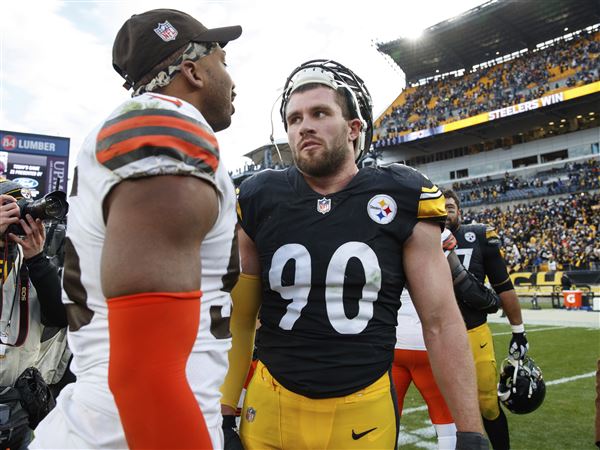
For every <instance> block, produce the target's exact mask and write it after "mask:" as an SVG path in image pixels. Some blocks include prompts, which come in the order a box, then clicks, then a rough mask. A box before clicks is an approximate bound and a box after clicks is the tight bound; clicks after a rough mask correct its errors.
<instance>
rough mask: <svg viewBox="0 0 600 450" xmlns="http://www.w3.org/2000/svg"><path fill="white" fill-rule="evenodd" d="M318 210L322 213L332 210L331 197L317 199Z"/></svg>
mask: <svg viewBox="0 0 600 450" xmlns="http://www.w3.org/2000/svg"><path fill="white" fill-rule="evenodd" d="M317 211H318V212H320V213H321V214H327V213H328V212H329V211H331V199H330V198H325V197H323V198H320V199H319V200H317Z"/></svg>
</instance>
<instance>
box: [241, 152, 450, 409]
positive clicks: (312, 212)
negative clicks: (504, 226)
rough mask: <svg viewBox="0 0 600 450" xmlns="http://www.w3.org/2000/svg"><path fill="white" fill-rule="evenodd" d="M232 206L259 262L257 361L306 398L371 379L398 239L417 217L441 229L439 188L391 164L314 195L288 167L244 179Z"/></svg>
mask: <svg viewBox="0 0 600 450" xmlns="http://www.w3.org/2000/svg"><path fill="white" fill-rule="evenodd" d="M238 203H239V204H238V206H239V209H238V212H239V214H240V222H241V226H242V227H243V229H244V231H245V232H246V233H247V234H248V236H250V238H251V239H252V240H253V241H254V243H255V244H256V247H257V250H258V254H259V258H260V263H261V271H262V272H261V280H262V285H263V300H262V306H261V310H260V320H261V327H260V329H259V330H258V334H257V347H258V358H259V359H260V360H261V361H262V362H263V363H264V364H265V365H266V366H267V368H268V369H269V371H270V372H271V373H272V374H273V376H274V377H275V378H276V379H277V380H278V381H279V382H281V383H282V384H283V385H284V386H285V387H286V388H287V389H289V390H291V391H293V392H296V393H298V394H301V395H304V396H307V397H311V398H328V397H338V396H343V395H347V394H350V393H353V392H356V391H357V390H359V389H362V388H364V387H366V386H368V385H370V384H372V383H373V382H374V381H375V380H377V379H378V378H379V377H381V376H382V375H383V373H385V371H387V370H388V369H389V368H390V365H391V362H392V359H393V351H394V344H395V342H396V332H395V326H396V323H397V322H396V320H397V312H398V308H399V307H400V294H401V292H402V289H403V287H404V284H405V275H404V271H403V267H402V246H403V244H404V242H405V241H406V239H407V238H408V237H409V236H410V235H411V233H412V229H413V227H414V226H415V224H416V223H417V222H418V221H419V220H432V221H435V222H437V223H439V224H440V226H441V227H443V224H444V220H445V217H446V212H445V207H444V197H443V195H442V194H441V192H440V191H439V189H438V188H437V187H436V186H434V185H432V183H431V182H430V181H429V180H428V179H427V178H426V177H424V176H423V175H422V174H420V173H419V172H417V171H416V170H414V169H411V168H409V167H407V166H402V165H398V164H396V165H393V166H390V167H385V168H373V167H367V168H364V169H361V170H360V171H359V172H358V174H357V175H356V176H355V177H354V178H353V179H352V181H351V182H350V183H349V184H348V185H347V186H346V187H345V188H344V189H343V190H341V191H339V192H337V193H334V194H331V195H321V194H318V193H316V192H314V191H313V190H312V189H311V188H310V187H309V186H308V185H307V183H306V181H305V180H304V178H303V177H302V175H301V174H300V173H299V172H298V170H297V169H296V168H289V169H286V170H281V171H275V170H267V171H264V172H261V173H258V174H257V175H255V176H253V177H252V178H249V179H248V180H246V181H245V182H244V183H242V185H241V186H240V192H239V197H238Z"/></svg>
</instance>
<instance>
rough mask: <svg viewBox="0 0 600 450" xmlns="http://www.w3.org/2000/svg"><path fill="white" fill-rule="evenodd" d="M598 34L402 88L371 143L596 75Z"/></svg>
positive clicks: (599, 76)
mask: <svg viewBox="0 0 600 450" xmlns="http://www.w3.org/2000/svg"><path fill="white" fill-rule="evenodd" d="M599 56H600V32H595V33H593V34H587V33H585V32H584V33H581V34H580V35H579V36H578V37H576V38H574V39H572V40H568V41H566V40H562V41H558V42H555V43H554V44H553V45H550V46H548V47H545V48H543V49H538V50H536V51H532V52H526V53H523V54H521V55H520V56H518V57H517V58H515V59H511V60H508V61H506V62H504V63H501V64H496V65H493V66H491V67H489V66H488V67H479V68H477V69H475V70H474V71H471V72H469V73H466V74H464V75H462V76H459V77H455V76H447V77H445V78H439V79H435V78H434V79H432V80H429V81H428V82H427V83H425V84H422V85H418V86H411V87H409V88H407V89H405V90H404V91H403V92H402V94H401V95H400V96H399V97H398V98H397V99H396V101H395V102H394V104H393V105H392V110H391V111H390V112H389V113H388V114H386V115H384V116H383V117H382V118H381V119H380V120H379V121H378V123H376V128H377V129H376V132H375V137H374V141H375V145H376V146H385V145H387V143H388V142H393V138H394V137H397V136H400V135H404V134H407V133H410V132H412V131H417V130H423V129H427V128H433V127H436V126H439V125H442V124H445V123H449V122H453V121H456V120H460V119H464V118H467V117H471V116H474V115H476V114H478V113H481V112H485V111H490V110H493V109H497V108H503V107H507V106H510V105H513V104H517V103H521V102H524V101H527V100H531V99H534V98H538V97H541V96H543V95H548V94H553V93H556V92H560V91H562V90H565V89H567V88H569V87H573V86H577V85H580V84H584V83H589V82H592V81H597V80H599V79H600V69H599V68H598V57H599Z"/></svg>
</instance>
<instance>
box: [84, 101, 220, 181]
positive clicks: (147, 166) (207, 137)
mask: <svg viewBox="0 0 600 450" xmlns="http://www.w3.org/2000/svg"><path fill="white" fill-rule="evenodd" d="M191 108H193V107H191V106H190V105H189V104H187V103H184V102H182V101H181V100H179V99H177V98H174V97H163V96H160V95H156V94H144V95H141V96H139V97H135V98H132V99H130V100H128V101H126V102H125V103H123V104H122V105H121V106H120V107H119V108H117V110H116V111H115V112H114V113H113V114H112V115H111V116H110V117H109V118H108V120H107V121H106V122H104V124H103V125H102V126H101V127H100V130H99V132H98V134H97V135H96V143H95V151H96V160H97V161H98V162H99V163H100V164H101V165H103V166H104V167H106V168H107V169H109V170H111V171H112V172H114V173H115V174H116V175H117V176H119V177H120V178H121V179H126V178H140V177H146V176H155V175H190V176H196V177H198V178H202V179H205V180H207V181H209V182H211V183H213V184H214V183H215V172H216V171H217V168H218V166H219V147H218V143H217V139H216V137H215V135H214V132H213V131H212V129H211V127H210V126H209V125H208V124H207V123H206V121H205V120H204V118H203V117H202V115H201V114H200V112H199V111H197V110H195V109H193V110H191Z"/></svg>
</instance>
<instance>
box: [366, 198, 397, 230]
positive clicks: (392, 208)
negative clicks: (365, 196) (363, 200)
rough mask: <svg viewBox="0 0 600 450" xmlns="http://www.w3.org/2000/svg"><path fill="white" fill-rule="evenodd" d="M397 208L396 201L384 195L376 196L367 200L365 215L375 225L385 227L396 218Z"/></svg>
mask: <svg viewBox="0 0 600 450" xmlns="http://www.w3.org/2000/svg"><path fill="white" fill-rule="evenodd" d="M397 212H398V207H397V206H396V201H395V200H394V199H393V198H392V197H390V196H389V195H385V194H378V195H376V196H375V197H373V198H371V200H369V203H368V204H367V214H369V217H370V218H371V219H372V220H373V221H374V222H376V223H378V224H381V225H385V224H387V223H390V222H391V221H392V220H394V217H396V213H397Z"/></svg>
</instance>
